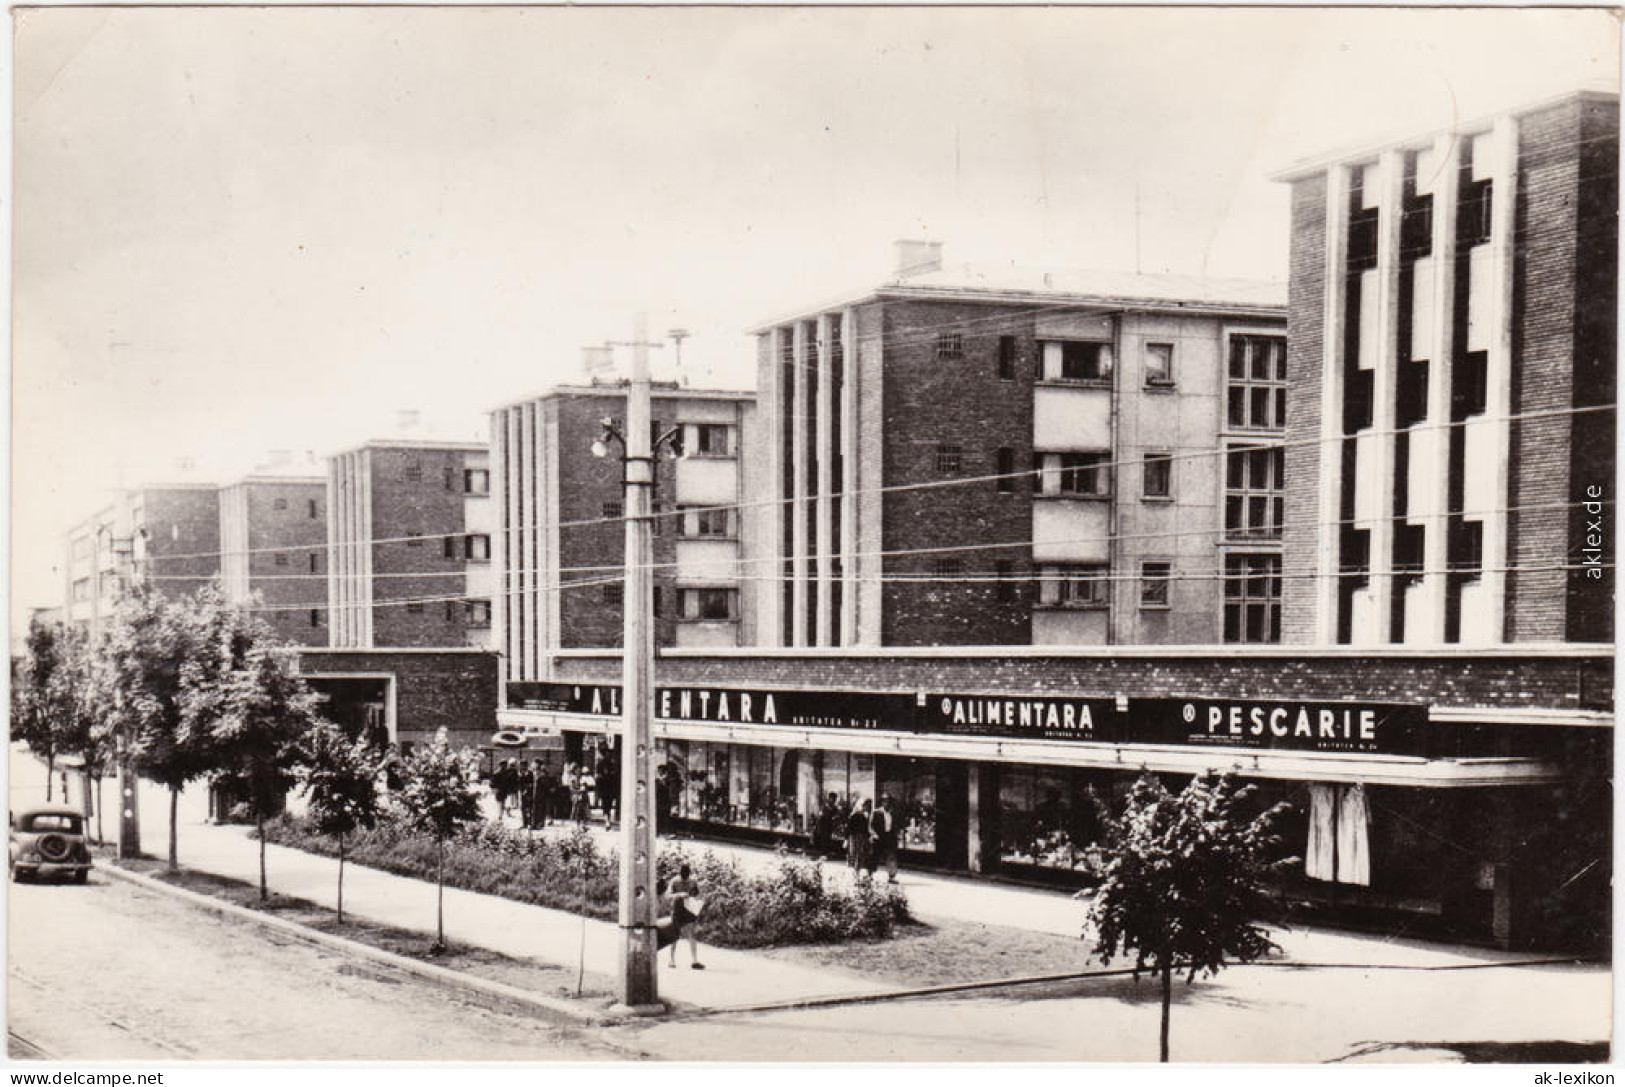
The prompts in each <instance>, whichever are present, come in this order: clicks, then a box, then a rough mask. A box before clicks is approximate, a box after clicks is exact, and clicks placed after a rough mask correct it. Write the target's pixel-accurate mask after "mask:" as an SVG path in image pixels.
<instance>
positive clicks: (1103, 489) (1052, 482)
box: [1038, 453, 1112, 498]
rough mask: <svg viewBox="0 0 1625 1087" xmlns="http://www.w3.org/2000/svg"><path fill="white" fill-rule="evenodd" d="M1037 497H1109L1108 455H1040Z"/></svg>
mask: <svg viewBox="0 0 1625 1087" xmlns="http://www.w3.org/2000/svg"><path fill="white" fill-rule="evenodd" d="M1038 479H1039V493H1040V494H1048V495H1076V496H1080V497H1086V498H1105V497H1108V496H1110V494H1111V493H1112V480H1111V454H1109V453H1040V454H1039V455H1038Z"/></svg>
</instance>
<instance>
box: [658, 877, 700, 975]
mask: <svg viewBox="0 0 1625 1087" xmlns="http://www.w3.org/2000/svg"><path fill="white" fill-rule="evenodd" d="M666 899H667V901H668V902H669V903H670V905H671V937H670V938H671V960H670V962H669V963H668V964H667V965H668V967H675V966H676V965H677V942H678V941H679V940H681V939H683V938H685V937H686V938H687V939H688V958H689V967H690V968H691V969H694V970H704V969H705V964H704V963H703V962H701V961H700V945H699V940H698V939H696V938H695V935H694V926H695V924H696V922H698V921H699V919H700V913H701V911H702V910H704V909H705V900H704V899H703V898H701V897H700V885H699V884H698V883H696V882H695V881H694V873H693V870H692V869H690V868H689V866H688V865H686V864H684V865H683V866H682V867H680V868H679V869H678V871H677V878H676V879H674V880H672V881H671V885H670V886H668V887H667V888H666Z"/></svg>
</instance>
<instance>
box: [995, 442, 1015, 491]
mask: <svg viewBox="0 0 1625 1087" xmlns="http://www.w3.org/2000/svg"><path fill="white" fill-rule="evenodd" d="M993 461H994V472H995V473H996V474H997V475H998V477H999V478H998V480H997V484H998V488H999V493H1000V494H1014V493H1015V491H1016V451H1015V450H1014V449H1011V448H1010V447H1009V446H1003V447H1001V448H1000V449H999V451H998V453H997V454H995V455H994V458H993Z"/></svg>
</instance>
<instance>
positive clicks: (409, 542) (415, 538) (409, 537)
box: [406, 532, 423, 547]
mask: <svg viewBox="0 0 1625 1087" xmlns="http://www.w3.org/2000/svg"><path fill="white" fill-rule="evenodd" d="M406 546H407V547H422V546H423V537H422V536H419V535H418V534H417V533H416V532H408V533H407V534H406Z"/></svg>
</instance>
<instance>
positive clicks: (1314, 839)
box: [1303, 783, 1371, 887]
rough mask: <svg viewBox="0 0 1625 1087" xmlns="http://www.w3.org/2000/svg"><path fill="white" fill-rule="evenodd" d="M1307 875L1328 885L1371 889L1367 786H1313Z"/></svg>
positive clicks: (1311, 790)
mask: <svg viewBox="0 0 1625 1087" xmlns="http://www.w3.org/2000/svg"><path fill="white" fill-rule="evenodd" d="M1303 871H1304V875H1306V876H1308V877H1309V878H1310V879H1318V880H1324V881H1326V882H1328V883H1353V884H1358V885H1359V886H1362V887H1369V886H1370V885H1371V811H1370V807H1369V805H1368V804H1367V802H1366V795H1365V786H1363V785H1361V784H1358V783H1356V784H1354V785H1311V786H1309V841H1308V842H1307V843H1306V846H1305V849H1304V859H1303Z"/></svg>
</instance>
